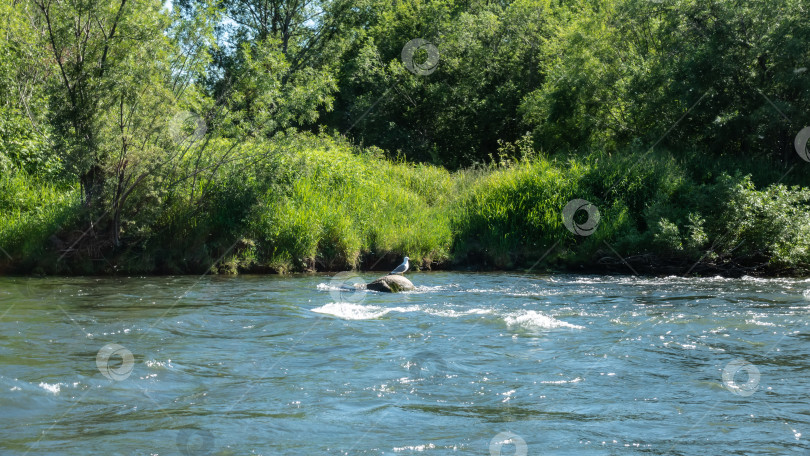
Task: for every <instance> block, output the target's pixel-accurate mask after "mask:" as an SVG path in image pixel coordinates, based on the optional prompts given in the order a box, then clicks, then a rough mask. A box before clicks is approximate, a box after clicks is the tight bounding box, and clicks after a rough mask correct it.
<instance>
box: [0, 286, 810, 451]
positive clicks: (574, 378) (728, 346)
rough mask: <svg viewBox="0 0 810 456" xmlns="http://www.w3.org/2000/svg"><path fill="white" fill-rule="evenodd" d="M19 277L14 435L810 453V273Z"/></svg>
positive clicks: (7, 377)
mask: <svg viewBox="0 0 810 456" xmlns="http://www.w3.org/2000/svg"><path fill="white" fill-rule="evenodd" d="M375 277H376V275H375V274H361V275H360V276H359V277H356V276H351V275H338V276H337V277H335V276H333V275H308V276H288V277H276V276H239V277H203V278H200V277H148V278H143V277H131V278H44V279H37V278H31V279H27V278H0V315H2V317H0V425H1V426H0V454H3V455H5V454H12V455H24V454H30V455H50V454H68V455H181V454H183V455H205V454H212V455H250V454H260V455H287V454H289V455H355V454H357V455H411V454H419V455H444V454H454V455H503V456H505V455H512V454H518V455H546V454H561V455H589V454H594V455H601V454H605V455H612V454H616V455H619V454H648V455H698V456H706V455H731V454H738V455H759V454H762V455H764V454H768V455H776V454H785V455H788V454H810V443H809V442H808V438H810V331H809V329H810V328H808V318H807V317H808V309H809V308H810V292H808V291H807V290H808V289H810V281H808V280H799V279H767V280H766V279H754V278H743V279H722V278H707V279H692V278H690V279H686V278H675V277H671V278H635V277H607V276H577V275H533V274H507V273H496V274H474V273H458V272H436V273H412V274H411V273H409V274H407V277H409V278H410V279H411V280H412V281H413V282H414V283H415V284H416V285H417V290H416V291H414V292H409V293H402V294H382V293H376V292H365V291H356V290H352V289H351V288H350V287H349V285H350V284H352V283H354V282H361V281H368V280H371V279H373V278H375Z"/></svg>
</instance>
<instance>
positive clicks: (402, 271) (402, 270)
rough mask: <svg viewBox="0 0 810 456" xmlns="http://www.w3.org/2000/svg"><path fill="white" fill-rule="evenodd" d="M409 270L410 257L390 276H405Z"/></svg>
mask: <svg viewBox="0 0 810 456" xmlns="http://www.w3.org/2000/svg"><path fill="white" fill-rule="evenodd" d="M407 270H408V257H405V261H403V262H402V264H401V265H399V266H397V268H396V269H394V270H393V271H391V273H390V274H388V275H394V274H399V275H402V274H405V271H407Z"/></svg>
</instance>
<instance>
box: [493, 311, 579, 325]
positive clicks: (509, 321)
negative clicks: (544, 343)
mask: <svg viewBox="0 0 810 456" xmlns="http://www.w3.org/2000/svg"><path fill="white" fill-rule="evenodd" d="M503 320H504V321H505V322H506V325H507V326H520V327H523V328H541V329H553V328H571V329H585V327H584V326H579V325H572V324H571V323H567V322H564V321H561V320H557V319H556V318H554V317H549V316H548V315H543V314H541V313H540V312H536V311H534V310H528V311H525V312H518V313H513V314H509V315H507V316H506V317H504V319H503Z"/></svg>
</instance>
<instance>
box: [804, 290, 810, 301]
mask: <svg viewBox="0 0 810 456" xmlns="http://www.w3.org/2000/svg"><path fill="white" fill-rule="evenodd" d="M804 299H806V300H808V301H810V290H804Z"/></svg>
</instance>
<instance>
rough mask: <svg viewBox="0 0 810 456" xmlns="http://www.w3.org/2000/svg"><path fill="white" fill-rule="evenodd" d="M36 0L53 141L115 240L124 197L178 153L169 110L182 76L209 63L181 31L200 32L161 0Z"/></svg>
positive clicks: (181, 89) (172, 108)
mask: <svg viewBox="0 0 810 456" xmlns="http://www.w3.org/2000/svg"><path fill="white" fill-rule="evenodd" d="M33 3H34V4H35V5H36V7H37V10H38V15H37V17H36V18H34V19H33V20H34V21H36V22H37V23H39V24H40V25H41V27H42V29H43V30H44V33H43V37H44V40H45V43H43V46H44V47H45V48H47V49H49V50H50V52H51V54H52V55H51V61H50V63H51V64H52V65H53V67H54V68H55V71H54V75H55V76H54V77H53V78H52V80H51V84H50V87H49V94H50V98H51V107H52V108H51V122H52V124H53V127H54V131H55V132H56V133H57V134H56V135H55V138H57V142H56V144H55V147H56V149H57V151H58V153H59V154H60V155H61V156H62V158H63V160H64V162H65V164H66V165H67V166H68V169H69V171H70V172H71V173H72V175H74V176H75V177H76V178H77V179H78V181H79V184H80V185H81V189H82V200H83V204H84V206H85V207H87V208H88V209H89V210H90V213H91V216H92V218H91V220H98V221H101V220H104V221H105V222H103V223H102V226H106V227H108V229H109V231H108V232H109V234H110V240H111V242H112V244H113V245H118V243H119V234H120V229H121V215H122V211H123V209H124V207H125V205H126V202H127V199H128V198H129V197H130V196H131V195H132V193H133V191H135V190H136V189H137V188H138V187H139V186H142V185H144V184H145V183H146V182H148V181H149V179H150V178H152V177H154V176H155V172H156V170H157V169H158V168H159V167H160V165H161V164H163V163H165V162H167V161H169V160H171V157H172V156H173V154H176V153H177V152H176V150H175V149H176V147H174V146H173V144H172V141H171V138H170V136H171V135H170V134H169V131H168V130H169V122H168V121H167V117H169V118H171V115H172V113H173V112H174V111H175V110H176V109H177V108H176V106H177V104H178V98H179V97H180V96H181V95H182V94H183V93H185V92H184V89H185V87H186V86H187V84H185V83H182V82H180V83H179V82H178V79H183V78H184V75H188V74H190V73H193V71H194V69H195V68H199V67H200V65H202V64H204V63H205V62H204V60H205V58H204V53H201V52H199V51H194V53H193V55H191V56H186V58H180V56H181V55H182V54H183V51H184V47H183V46H182V44H183V43H182V42H181V41H182V37H188V36H189V35H191V36H195V37H196V38H197V39H200V38H204V34H203V35H202V36H201V35H200V34H188V33H185V34H184V33H183V30H182V27H176V26H175V27H173V23H174V22H173V17H172V13H171V12H170V11H168V10H166V9H165V8H164V6H163V4H162V2H161V1H160V0H117V1H114V2H110V1H108V0H67V1H53V0H33ZM174 19H177V18H176V17H175V18H174ZM178 29H179V30H178ZM186 49H188V47H187V48H186ZM185 77H187V76H185ZM98 221H97V222H96V223H95V225H98V224H99V223H101V222H98ZM96 228H98V226H96Z"/></svg>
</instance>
